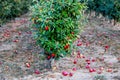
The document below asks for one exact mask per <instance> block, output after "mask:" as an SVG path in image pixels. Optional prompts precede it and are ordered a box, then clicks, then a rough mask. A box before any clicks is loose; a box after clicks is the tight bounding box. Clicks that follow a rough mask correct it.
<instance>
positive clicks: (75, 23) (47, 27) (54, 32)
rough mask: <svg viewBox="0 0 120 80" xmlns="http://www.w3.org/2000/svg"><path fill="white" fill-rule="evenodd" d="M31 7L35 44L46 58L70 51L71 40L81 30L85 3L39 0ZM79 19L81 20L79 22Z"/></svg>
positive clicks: (64, 0)
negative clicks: (42, 50)
mask: <svg viewBox="0 0 120 80" xmlns="http://www.w3.org/2000/svg"><path fill="white" fill-rule="evenodd" d="M34 3H36V4H35V5H33V6H32V7H31V12H32V18H31V20H32V21H33V27H34V28H35V36H36V37H35V39H36V40H37V44H38V45H40V46H41V47H42V48H44V50H45V54H46V55H47V58H48V59H51V58H59V57H60V56H61V55H67V54H68V53H71V51H72V48H73V42H74V41H75V40H76V38H77V35H78V34H79V32H80V31H81V30H82V26H81V25H80V23H83V22H82V19H84V16H83V12H84V9H85V8H86V6H85V4H82V3H80V2H78V1H77V0H40V1H34ZM80 21H81V22H80Z"/></svg>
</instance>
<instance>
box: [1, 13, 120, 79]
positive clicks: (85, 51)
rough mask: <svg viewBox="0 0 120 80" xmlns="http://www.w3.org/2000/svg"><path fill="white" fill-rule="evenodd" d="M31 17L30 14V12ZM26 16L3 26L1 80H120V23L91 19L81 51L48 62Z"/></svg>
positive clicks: (77, 43)
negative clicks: (114, 23)
mask: <svg viewBox="0 0 120 80" xmlns="http://www.w3.org/2000/svg"><path fill="white" fill-rule="evenodd" d="M28 14H29V13H28ZM28 14H25V15H23V16H21V17H19V18H16V19H15V21H11V22H10V23H7V24H5V25H3V26H2V27H0V80H120V76H119V74H120V24H119V23H118V24H116V25H113V24H112V23H111V22H109V21H108V20H105V18H104V17H100V18H98V17H95V16H90V17H88V22H87V23H86V25H85V28H84V30H83V32H82V33H81V34H80V35H79V38H78V39H77V40H76V41H75V42H74V43H73V44H74V45H75V46H76V47H77V48H78V50H77V51H74V50H73V51H72V53H71V55H69V56H67V57H64V58H60V59H59V60H54V59H53V60H47V59H46V57H45V56H44V55H43V54H40V53H41V52H43V51H44V50H43V49H41V48H40V47H39V46H36V43H35V42H36V41H35V40H34V37H33V33H32V30H31V24H32V22H31V21H29V19H30V17H29V16H28Z"/></svg>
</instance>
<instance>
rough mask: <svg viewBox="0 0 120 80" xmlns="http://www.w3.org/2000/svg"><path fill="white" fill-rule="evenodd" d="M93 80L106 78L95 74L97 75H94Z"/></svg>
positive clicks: (104, 79)
mask: <svg viewBox="0 0 120 80" xmlns="http://www.w3.org/2000/svg"><path fill="white" fill-rule="evenodd" d="M93 80H107V78H106V77H105V76H103V75H97V76H95V77H94V79H93Z"/></svg>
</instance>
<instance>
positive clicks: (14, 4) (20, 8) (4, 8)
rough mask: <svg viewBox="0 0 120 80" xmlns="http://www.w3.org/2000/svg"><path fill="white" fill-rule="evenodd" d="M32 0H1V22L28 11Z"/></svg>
mask: <svg viewBox="0 0 120 80" xmlns="http://www.w3.org/2000/svg"><path fill="white" fill-rule="evenodd" d="M31 2H32V0H0V11H1V12H0V23H3V22H4V21H6V20H7V19H11V18H13V17H16V16H20V15H21V14H23V13H25V12H27V11H28V9H29V6H30V4H31Z"/></svg>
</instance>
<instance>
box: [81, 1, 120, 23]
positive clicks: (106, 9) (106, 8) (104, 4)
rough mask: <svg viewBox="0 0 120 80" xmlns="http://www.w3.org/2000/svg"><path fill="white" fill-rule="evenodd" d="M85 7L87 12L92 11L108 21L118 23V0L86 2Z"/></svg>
mask: <svg viewBox="0 0 120 80" xmlns="http://www.w3.org/2000/svg"><path fill="white" fill-rule="evenodd" d="M82 1H84V0H82ZM87 5H88V10H94V11H96V12H97V13H98V14H99V13H102V14H103V16H106V17H108V18H109V19H115V20H116V21H120V0H88V1H87Z"/></svg>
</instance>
